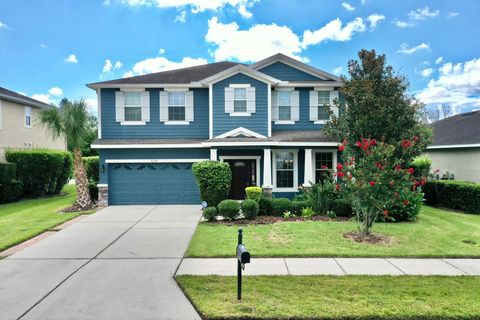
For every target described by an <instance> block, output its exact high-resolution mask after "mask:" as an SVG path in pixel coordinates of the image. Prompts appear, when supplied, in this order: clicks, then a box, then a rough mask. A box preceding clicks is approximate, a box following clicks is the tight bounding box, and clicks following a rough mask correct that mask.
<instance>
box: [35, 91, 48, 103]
mask: <svg viewBox="0 0 480 320" xmlns="http://www.w3.org/2000/svg"><path fill="white" fill-rule="evenodd" d="M32 98H33V99H35V100H38V101H42V102H44V103H48V104H50V103H53V101H52V100H51V96H50V95H49V94H43V93H37V94H34V95H32Z"/></svg>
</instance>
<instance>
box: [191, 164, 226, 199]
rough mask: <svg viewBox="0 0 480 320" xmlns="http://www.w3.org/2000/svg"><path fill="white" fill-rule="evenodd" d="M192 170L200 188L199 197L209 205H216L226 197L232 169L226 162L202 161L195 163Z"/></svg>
mask: <svg viewBox="0 0 480 320" xmlns="http://www.w3.org/2000/svg"><path fill="white" fill-rule="evenodd" d="M192 170H193V174H194V176H195V180H196V181H197V185H198V188H199V189H200V197H201V198H202V200H204V201H206V202H207V204H208V206H209V207H213V206H217V205H218V204H219V203H220V201H222V200H225V199H226V198H227V197H228V192H229V191H230V183H231V181H232V171H231V170H230V166H229V165H228V164H227V163H223V162H219V161H210V160H209V161H202V162H197V163H195V164H194V165H193V167H192Z"/></svg>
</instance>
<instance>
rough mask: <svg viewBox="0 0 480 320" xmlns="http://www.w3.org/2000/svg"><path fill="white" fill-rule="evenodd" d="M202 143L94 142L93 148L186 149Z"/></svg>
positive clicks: (200, 146) (200, 145)
mask: <svg viewBox="0 0 480 320" xmlns="http://www.w3.org/2000/svg"><path fill="white" fill-rule="evenodd" d="M203 147H204V146H203V145H202V144H201V143H187V144H166V143H165V144H92V145H91V148H93V149H168V148H173V149H179V148H181V149H185V148H203Z"/></svg>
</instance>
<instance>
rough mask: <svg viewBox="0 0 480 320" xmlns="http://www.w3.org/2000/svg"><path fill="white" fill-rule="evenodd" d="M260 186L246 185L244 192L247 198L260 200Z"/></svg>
mask: <svg viewBox="0 0 480 320" xmlns="http://www.w3.org/2000/svg"><path fill="white" fill-rule="evenodd" d="M262 192H263V190H262V188H260V187H246V188H245V193H246V194H247V199H252V200H255V201H256V202H258V201H260V198H261V197H262Z"/></svg>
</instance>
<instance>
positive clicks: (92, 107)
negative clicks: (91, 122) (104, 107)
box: [83, 98, 98, 116]
mask: <svg viewBox="0 0 480 320" xmlns="http://www.w3.org/2000/svg"><path fill="white" fill-rule="evenodd" d="M83 101H84V102H85V104H86V105H87V110H88V112H90V113H91V114H93V115H95V116H97V115H98V100H97V98H85V99H83Z"/></svg>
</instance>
